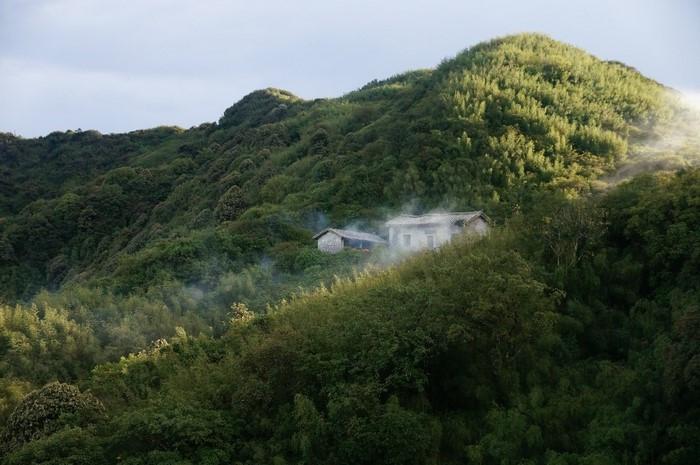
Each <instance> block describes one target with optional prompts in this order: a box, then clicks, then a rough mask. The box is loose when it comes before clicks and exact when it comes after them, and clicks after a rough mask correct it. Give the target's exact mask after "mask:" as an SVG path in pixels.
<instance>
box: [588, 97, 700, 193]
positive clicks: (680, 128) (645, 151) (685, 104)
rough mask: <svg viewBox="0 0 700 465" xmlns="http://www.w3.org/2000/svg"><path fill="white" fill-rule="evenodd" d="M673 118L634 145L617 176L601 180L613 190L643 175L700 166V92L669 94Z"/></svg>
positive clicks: (607, 176) (619, 168)
mask: <svg viewBox="0 0 700 465" xmlns="http://www.w3.org/2000/svg"><path fill="white" fill-rule="evenodd" d="M666 98H667V99H668V104H669V106H670V107H671V108H672V115H671V117H670V118H668V119H667V120H666V121H663V122H661V123H659V124H657V125H656V126H655V127H654V128H652V130H651V131H650V132H649V134H647V135H645V136H644V137H642V138H640V140H638V141H635V142H634V143H633V144H631V146H630V149H629V153H628V155H627V158H626V159H625V160H624V161H623V162H621V163H620V164H619V166H618V168H617V170H616V171H615V172H614V173H611V174H609V175H606V176H604V177H602V178H601V179H600V181H601V182H602V183H603V186H602V187H603V188H607V187H612V186H615V185H617V184H619V183H620V182H622V181H625V180H627V179H630V178H632V177H634V176H636V175H638V174H641V173H649V172H657V171H677V170H679V169H682V168H688V167H693V166H700V92H676V91H669V92H668V93H667V95H666Z"/></svg>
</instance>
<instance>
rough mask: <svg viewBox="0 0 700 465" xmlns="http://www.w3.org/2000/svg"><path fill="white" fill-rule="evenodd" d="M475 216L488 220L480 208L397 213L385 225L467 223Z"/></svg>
mask: <svg viewBox="0 0 700 465" xmlns="http://www.w3.org/2000/svg"><path fill="white" fill-rule="evenodd" d="M476 218H482V219H483V220H484V221H487V222H488V221H489V218H488V217H487V216H486V215H484V212H482V211H481V210H479V211H473V212H449V213H427V214H425V215H399V216H397V217H394V218H392V219H390V220H389V221H387V222H386V225H387V226H421V225H431V224H446V223H447V224H454V223H456V222H458V221H463V222H464V223H469V222H471V221H473V220H475V219H476Z"/></svg>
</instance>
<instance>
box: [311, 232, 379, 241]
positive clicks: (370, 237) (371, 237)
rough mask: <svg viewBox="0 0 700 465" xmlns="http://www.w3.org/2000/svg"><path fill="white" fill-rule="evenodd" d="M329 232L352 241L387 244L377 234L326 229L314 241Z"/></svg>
mask: <svg viewBox="0 0 700 465" xmlns="http://www.w3.org/2000/svg"><path fill="white" fill-rule="evenodd" d="M328 232H332V233H335V234H337V235H338V236H340V237H342V238H344V239H352V240H356V241H366V242H378V243H382V244H384V243H386V241H385V240H384V239H382V238H381V237H379V236H377V235H376V234H371V233H366V232H360V231H350V230H348V229H335V228H326V229H324V230H323V231H321V232H319V233H318V234H316V235H315V236H314V237H313V239H318V238H319V237H321V236H323V235H324V234H326V233H328Z"/></svg>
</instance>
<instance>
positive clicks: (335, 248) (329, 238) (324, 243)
mask: <svg viewBox="0 0 700 465" xmlns="http://www.w3.org/2000/svg"><path fill="white" fill-rule="evenodd" d="M317 244H318V250H320V251H322V252H327V253H337V252H340V251H341V250H343V239H342V238H341V237H340V236H338V235H337V234H335V233H333V232H330V231H329V232H327V233H326V234H324V235H323V236H321V237H319V238H318V241H317Z"/></svg>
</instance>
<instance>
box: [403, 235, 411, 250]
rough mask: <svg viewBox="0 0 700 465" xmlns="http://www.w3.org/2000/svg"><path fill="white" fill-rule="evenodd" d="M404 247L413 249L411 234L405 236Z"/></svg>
mask: <svg viewBox="0 0 700 465" xmlns="http://www.w3.org/2000/svg"><path fill="white" fill-rule="evenodd" d="M403 246H404V247H411V235H410V234H404V235H403Z"/></svg>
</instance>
